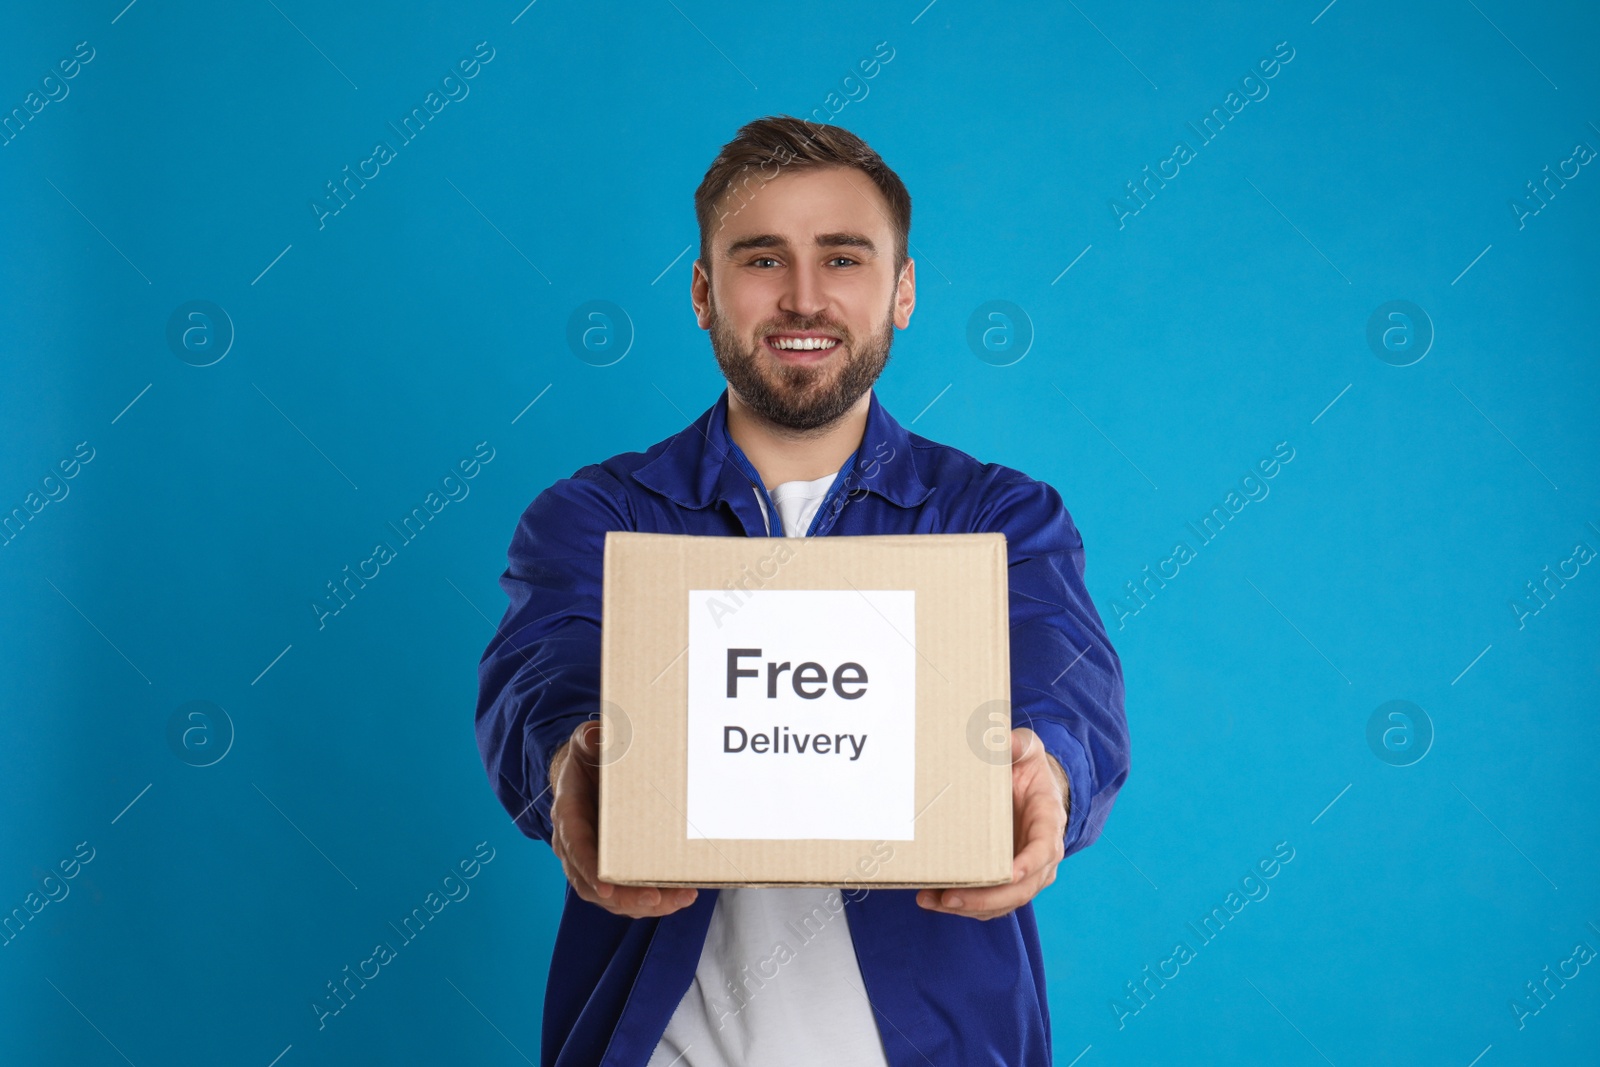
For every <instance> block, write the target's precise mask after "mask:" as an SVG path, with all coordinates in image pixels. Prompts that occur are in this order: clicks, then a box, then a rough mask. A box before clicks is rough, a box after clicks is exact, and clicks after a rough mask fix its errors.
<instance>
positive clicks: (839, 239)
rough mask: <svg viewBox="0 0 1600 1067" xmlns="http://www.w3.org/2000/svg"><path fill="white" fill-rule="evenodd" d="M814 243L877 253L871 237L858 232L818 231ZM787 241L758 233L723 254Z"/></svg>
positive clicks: (819, 246) (782, 245) (783, 246)
mask: <svg viewBox="0 0 1600 1067" xmlns="http://www.w3.org/2000/svg"><path fill="white" fill-rule="evenodd" d="M815 244H816V246H817V247H818V248H859V249H860V250H861V251H863V252H865V253H866V254H867V255H869V256H876V255H877V254H878V246H877V245H875V244H873V243H872V239H871V238H869V237H867V236H866V235H865V234H860V233H848V232H841V233H819V234H817V237H816V241H815ZM787 247H789V242H788V241H787V240H785V239H784V238H782V237H780V236H779V235H777V234H775V233H760V234H755V235H754V236H751V237H741V238H740V239H739V240H737V241H735V242H733V243H732V244H731V245H729V246H728V249H727V251H726V252H725V253H724V255H726V256H727V258H729V259H732V258H733V257H734V256H737V255H738V254H739V253H740V252H747V251H750V250H751V249H756V248H787Z"/></svg>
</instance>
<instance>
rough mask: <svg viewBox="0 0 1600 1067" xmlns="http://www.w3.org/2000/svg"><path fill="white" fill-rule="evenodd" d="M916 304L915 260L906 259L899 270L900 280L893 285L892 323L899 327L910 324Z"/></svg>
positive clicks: (903, 327) (902, 327)
mask: <svg viewBox="0 0 1600 1067" xmlns="http://www.w3.org/2000/svg"><path fill="white" fill-rule="evenodd" d="M916 306H917V261H916V260H914V259H908V260H906V266H905V269H904V270H902V271H901V272H900V281H899V282H898V283H897V284H896V286H895V294H894V324H895V325H896V326H897V327H899V328H900V329H902V330H903V329H905V328H906V327H907V326H910V325H911V312H912V311H913V310H915V309H916Z"/></svg>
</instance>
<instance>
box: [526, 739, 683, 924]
mask: <svg viewBox="0 0 1600 1067" xmlns="http://www.w3.org/2000/svg"><path fill="white" fill-rule="evenodd" d="M599 726H600V724H599V723H597V722H594V721H589V722H585V723H582V724H581V725H579V727H578V728H577V729H576V730H574V731H573V734H572V739H571V740H570V741H568V742H567V746H566V747H567V749H568V755H567V758H565V759H561V760H559V761H557V765H556V770H555V780H554V782H553V783H552V788H553V792H554V797H553V800H552V802H551V805H550V824H551V827H552V830H553V833H552V834H551V838H550V847H551V850H552V851H554V852H555V854H556V857H557V858H558V859H560V860H561V869H562V871H563V872H564V873H565V874H566V876H567V881H568V882H570V883H571V884H572V889H573V892H575V893H577V894H578V896H579V897H580V898H581V899H583V900H586V901H588V902H589V903H590V904H595V905H598V906H599V907H602V908H604V909H606V910H607V911H609V912H611V913H612V914H614V915H623V916H626V917H627V918H630V919H646V918H659V917H661V916H663V915H670V914H672V913H673V912H675V911H679V910H681V909H683V908H686V907H688V906H689V905H690V904H693V903H694V902H695V900H696V899H698V897H699V895H700V894H699V891H698V890H695V889H689V888H673V887H657V886H619V885H615V884H613V883H611V882H605V881H602V880H601V879H600V878H599V876H598V873H597V872H598V871H599V867H600V855H599V847H598V836H597V828H596V827H597V823H598V811H599V782H598V778H597V776H596V774H595V768H596V766H597V765H598V762H599V747H598V740H599V736H598V734H599Z"/></svg>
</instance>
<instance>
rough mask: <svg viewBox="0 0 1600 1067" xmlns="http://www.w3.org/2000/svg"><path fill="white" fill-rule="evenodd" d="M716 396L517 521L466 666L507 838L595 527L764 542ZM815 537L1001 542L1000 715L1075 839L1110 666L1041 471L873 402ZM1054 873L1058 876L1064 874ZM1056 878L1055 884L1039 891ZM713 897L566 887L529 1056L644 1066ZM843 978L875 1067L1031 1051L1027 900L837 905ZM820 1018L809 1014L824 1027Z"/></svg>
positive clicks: (1040, 1054) (777, 531)
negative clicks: (935, 906) (1001, 538)
mask: <svg viewBox="0 0 1600 1067" xmlns="http://www.w3.org/2000/svg"><path fill="white" fill-rule="evenodd" d="M727 404H728V396H727V392H726V390H724V392H723V394H722V395H721V397H719V398H718V400H717V402H716V404H714V405H713V406H712V407H711V408H710V410H708V411H706V412H705V413H704V414H703V415H701V416H700V417H699V418H698V419H696V420H695V422H694V424H693V425H691V426H689V427H688V428H686V429H684V430H683V431H682V432H680V433H677V434H675V435H673V436H672V437H669V438H667V439H666V440H664V441H661V442H660V443H658V444H656V445H654V446H652V447H651V448H650V449H648V450H647V451H645V452H627V453H624V454H622V455H618V456H613V457H612V458H611V459H608V460H606V461H605V462H603V463H597V464H593V465H590V466H587V467H584V468H582V469H581V470H579V471H577V472H576V473H574V474H573V475H572V477H570V478H564V479H562V480H560V481H558V482H556V483H555V484H554V485H552V486H550V487H549V488H548V489H546V490H544V491H543V492H541V493H540V494H539V495H538V497H537V498H536V499H535V500H534V501H533V503H532V504H530V505H529V506H528V509H527V511H525V512H524V513H523V515H522V519H521V521H520V522H519V524H518V525H517V529H516V533H515V534H514V536H513V537H512V540H511V547H510V550H509V553H508V564H507V567H506V570H505V573H504V575H503V576H502V577H501V579H500V585H501V587H502V588H503V589H504V590H505V592H506V595H507V596H508V597H510V601H511V603H510V606H509V607H508V608H507V609H506V613H505V618H504V619H503V620H502V621H501V623H500V627H499V630H498V632H497V633H496V635H495V637H494V639H493V640H492V641H491V642H490V643H489V647H488V648H487V649H486V650H485V652H484V654H483V659H482V661H481V663H480V664H479V671H478V679H479V697H478V707H477V737H478V747H479V750H480V752H481V753H482V756H483V762H484V767H485V769H486V770H487V771H488V775H489V781H490V783H491V785H492V786H493V788H494V792H495V794H496V796H498V797H499V799H500V802H501V803H502V804H503V805H504V806H505V808H506V810H507V812H509V813H510V814H511V815H512V817H513V819H514V820H515V822H516V825H517V826H518V827H519V828H520V829H521V830H522V832H523V833H524V834H526V835H528V836H529V837H534V838H538V839H539V840H541V841H545V842H548V841H549V840H550V833H551V828H550V790H549V779H548V769H549V763H550V757H551V756H552V755H554V753H555V751H556V749H557V748H559V747H560V746H561V744H562V743H563V742H565V741H566V740H567V739H568V738H569V737H570V736H571V735H572V732H573V730H574V729H576V727H577V725H578V724H579V723H580V722H582V721H583V720H584V719H585V718H589V717H592V716H594V715H596V714H597V708H598V704H599V688H600V590H601V573H602V560H601V550H602V547H603V545H604V542H605V534H606V531H607V530H639V531H645V532H653V533H673V534H696V535H702V536H718V537H764V536H782V533H783V531H782V526H781V524H779V523H777V522H776V516H777V509H776V508H775V507H773V506H772V504H771V497H770V495H764V499H765V500H767V502H768V503H767V511H768V514H769V515H772V516H773V517H774V518H773V521H772V523H771V524H770V525H769V524H768V523H767V522H766V521H764V520H763V516H762V513H761V504H760V502H759V501H758V499H757V497H756V493H758V492H759V493H762V494H766V490H765V488H764V487H762V483H761V479H760V477H759V475H758V474H757V473H756V471H755V468H754V467H753V466H752V465H751V463H750V461H749V459H747V458H746V457H745V455H744V453H743V452H742V451H741V450H740V449H739V448H738V446H737V445H735V444H734V442H733V440H732V438H730V437H729V436H728V432H727ZM842 470H843V471H845V472H846V473H844V474H842V475H841V476H840V477H839V478H837V479H836V480H835V482H834V484H833V487H832V490H831V491H830V492H829V494H828V496H827V498H826V499H825V500H824V501H823V504H822V506H821V507H820V508H819V509H818V511H817V516H816V520H815V522H814V523H813V524H812V527H811V530H810V534H811V535H812V536H818V537H821V536H827V535H830V534H831V535H839V536H847V535H863V534H909V533H983V532H991V531H1000V532H1002V533H1004V534H1005V535H1006V544H1007V555H1008V576H1009V581H1010V605H1011V612H1010V625H1011V685H1012V694H1011V699H1012V722H1013V725H1015V726H1023V725H1026V726H1030V727H1031V728H1032V729H1033V730H1034V731H1035V732H1037V733H1038V735H1039V736H1040V737H1041V738H1042V739H1043V741H1044V746H1045V748H1046V750H1047V751H1048V752H1049V753H1050V754H1051V755H1052V756H1054V757H1055V758H1056V760H1057V761H1058V762H1059V763H1060V764H1061V767H1062V769H1063V770H1065V771H1066V774H1067V779H1068V782H1069V786H1070V791H1071V813H1070V817H1069V820H1068V824H1067V832H1066V842H1065V844H1066V853H1067V855H1069V856H1070V855H1071V854H1072V853H1074V852H1076V851H1077V850H1079V849H1081V848H1084V847H1085V846H1087V845H1089V844H1091V843H1093V841H1094V840H1095V838H1096V837H1098V836H1099V834H1100V828H1101V826H1102V825H1103V824H1104V823H1105V821H1106V816H1107V815H1109V814H1110V812H1111V806H1112V803H1113V801H1114V799H1115V797H1116V795H1117V791H1118V790H1119V789H1120V788H1121V787H1122V784H1123V783H1124V782H1125V781H1126V780H1127V777H1128V768H1129V763H1128V727H1127V720H1126V717H1125V715H1124V711H1123V681H1122V664H1121V662H1120V660H1119V659H1118V657H1117V654H1116V652H1115V651H1114V650H1113V649H1112V647H1111V643H1110V641H1109V639H1108V638H1107V636H1106V631H1105V627H1104V625H1103V624H1102V622H1101V620H1100V616H1099V613H1098V612H1097V611H1096V610H1095V607H1094V604H1093V603H1092V602H1091V601H1090V599H1089V594H1088V592H1087V591H1086V590H1085V588H1084V584H1083V564H1084V557H1083V541H1082V538H1080V537H1079V535H1078V531H1077V528H1076V527H1075V526H1074V525H1073V522H1072V518H1071V516H1070V515H1068V514H1067V509H1066V508H1065V507H1064V506H1063V504H1062V502H1061V497H1060V495H1059V494H1058V493H1057V492H1056V491H1055V490H1054V489H1053V488H1051V487H1050V486H1049V485H1046V484H1045V483H1043V482H1040V481H1035V480H1034V479H1032V478H1029V477H1027V476H1026V475H1024V474H1022V473H1020V472H1018V471H1016V470H1013V469H1011V468H1008V467H1003V466H1000V465H998V464H993V463H989V464H985V463H979V462H978V461H977V460H975V459H973V458H972V457H971V456H969V455H967V454H966V453H964V452H961V451H959V450H957V449H954V448H951V447H948V446H946V445H941V444H938V443H937V442H934V441H930V440H928V439H927V438H925V437H919V436H917V435H916V434H912V433H909V432H907V431H906V429H905V428H904V427H902V426H901V425H900V424H899V423H898V422H896V421H895V420H894V419H893V418H892V417H891V416H890V415H889V413H888V412H887V411H885V410H884V409H883V407H882V406H881V405H880V404H879V402H878V398H877V395H876V393H874V394H873V395H872V397H871V408H870V412H869V414H868V416H867V423H866V431H865V435H864V437H863V439H862V442H861V445H860V447H859V448H858V449H857V450H856V452H855V453H854V454H853V455H852V456H851V457H850V459H849V460H847V461H846V462H845V464H844V466H843V468H842ZM1061 884H1067V883H1066V880H1063V881H1062V883H1061ZM1059 891H1060V890H1059V889H1058V890H1057V892H1059ZM716 901H717V893H716V891H715V890H702V891H701V893H700V895H699V897H698V898H697V899H696V901H695V903H694V904H692V905H690V906H689V907H688V908H685V909H683V910H681V911H679V912H676V913H674V914H672V915H668V916H666V917H664V918H661V919H638V920H634V919H627V918H623V917H620V916H617V915H613V914H611V913H610V912H608V911H606V910H604V909H603V908H600V907H597V906H596V905H593V904H590V903H588V902H586V901H584V900H583V899H582V898H580V897H579V896H578V895H577V894H576V893H574V892H573V891H572V889H571V887H570V886H569V887H568V889H567V896H566V906H565V908H564V910H563V911H562V914H561V925H560V928H559V930H558V932H557V935H556V943H555V950H554V953H553V956H552V959H551V961H550V974H549V981H548V985H547V988H546V992H545V1004H544V1029H543V1040H542V1045H541V1050H540V1062H541V1064H543V1065H546V1067H579V1065H588V1064H607V1065H616V1067H642V1065H643V1064H644V1063H645V1062H646V1060H648V1059H649V1057H650V1053H651V1051H652V1050H653V1049H654V1048H655V1046H656V1043H657V1042H658V1041H659V1040H660V1038H661V1034H662V1032H663V1031H664V1030H665V1029H666V1026H667V1021H668V1019H670V1018H671V1016H672V1013H673V1011H674V1010H675V1009H676V1008H677V1006H678V1002H679V1000H680V999H682V997H683V994H684V992H685V990H687V989H688V988H689V984H690V982H691V981H692V980H693V978H694V972H695V966H696V964H697V963H698V961H699V958H700V949H701V946H702V944H703V943H704V941H705V935H706V929H707V927H708V925H709V924H710V921H711V911H712V908H713V906H714V905H715V904H716ZM847 901H848V903H847V904H846V907H845V915H846V916H847V917H848V921H849V924H850V936H851V938H852V939H853V941H854V943H855V951H856V957H857V959H858V961H859V963H860V966H861V977H862V979H863V980H864V982H865V984H866V991H867V994H868V996H869V997H870V998H871V1001H872V1006H873V1009H874V1012H875V1018H876V1020H877V1023H878V1032H879V1034H880V1035H881V1037H882V1039H883V1047H884V1052H885V1054H886V1056H887V1058H888V1061H889V1063H890V1064H891V1065H893V1067H912V1065H913V1064H917V1065H922V1064H928V1063H933V1064H940V1065H945V1064H949V1065H952V1067H954V1065H960V1067H975V1065H977V1064H1007V1065H1010V1067H1017V1065H1022V1064H1046V1063H1049V1062H1050V1018H1049V1011H1048V1008H1047V1006H1046V1002H1045V986H1044V967H1043V958H1042V955H1041V953H1040V947H1039V934H1038V928H1037V926H1036V925H1035V922H1034V914H1033V906H1032V905H1031V904H1029V905H1025V906H1024V907H1022V908H1019V909H1018V910H1016V911H1015V912H1012V913H1011V914H1010V915H1007V916H1004V917H1002V918H999V919H993V920H990V921H987V922H981V921H978V920H975V919H968V918H963V917H957V916H952V915H941V914H938V913H936V912H931V911H927V910H925V909H923V908H921V907H918V906H917V903H916V894H915V892H914V891H912V890H897V889H879V890H873V891H871V892H867V893H865V894H862V895H861V898H860V899H858V900H857V899H849V898H848V897H847ZM824 1025H825V1024H824Z"/></svg>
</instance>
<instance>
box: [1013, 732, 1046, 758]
mask: <svg viewBox="0 0 1600 1067" xmlns="http://www.w3.org/2000/svg"><path fill="white" fill-rule="evenodd" d="M1043 747H1044V746H1043V744H1042V743H1041V742H1040V740H1039V735H1038V734H1036V733H1034V732H1033V731H1032V730H1030V729H1028V728H1027V727H1026V726H1019V727H1017V728H1016V729H1015V730H1012V731H1011V762H1012V763H1021V762H1022V761H1023V760H1025V759H1027V758H1028V757H1029V756H1032V755H1034V754H1036V753H1038V752H1039V751H1041V750H1042V749H1043Z"/></svg>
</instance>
